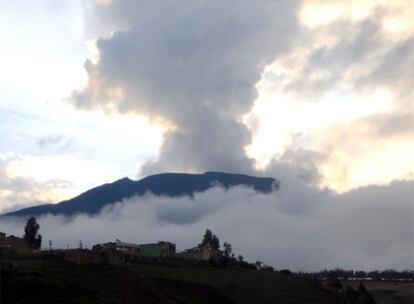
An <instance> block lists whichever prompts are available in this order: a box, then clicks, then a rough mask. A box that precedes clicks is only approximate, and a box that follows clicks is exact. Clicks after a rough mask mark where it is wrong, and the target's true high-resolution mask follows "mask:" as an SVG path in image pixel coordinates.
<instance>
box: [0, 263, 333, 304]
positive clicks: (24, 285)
mask: <svg viewBox="0 0 414 304" xmlns="http://www.w3.org/2000/svg"><path fill="white" fill-rule="evenodd" d="M1 284H2V286H1V290H2V291H3V292H2V294H1V303H4V304H8V303H14V304H18V303H29V304H30V303H42V304H45V303H194V304H196V303H205V304H209V303H214V304H217V303H262V304H265V303H297V304H302V303H303V304H305V303H319V304H323V303H326V304H328V303H329V304H335V303H339V302H338V300H337V299H336V298H335V297H334V296H333V295H332V294H330V293H329V292H327V291H324V290H321V289H318V288H316V287H314V286H313V285H312V283H311V282H310V281H306V280H304V279H300V278H296V277H294V276H289V275H284V274H281V273H279V272H269V271H257V270H245V269H231V268H230V269H227V268H215V267H208V266H190V265H189V266H179V267H178V266H167V265H152V264H136V265H125V266H123V267H119V266H118V267H115V266H109V265H89V266H76V265H72V264H68V263H65V262H63V261H59V260H55V261H52V262H50V261H47V260H43V261H42V262H40V263H38V264H37V266H36V268H33V267H32V269H29V268H27V267H26V268H25V269H24V270H18V271H15V273H14V275H8V276H4V277H3V280H2V282H1Z"/></svg>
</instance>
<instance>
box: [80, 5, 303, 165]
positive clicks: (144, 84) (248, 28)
mask: <svg viewBox="0 0 414 304" xmlns="http://www.w3.org/2000/svg"><path fill="white" fill-rule="evenodd" d="M95 15H98V17H97V19H99V18H104V19H109V21H108V22H113V23H115V24H122V25H123V26H124V27H125V26H126V25H127V26H128V27H127V29H126V30H123V31H118V32H116V33H115V34H113V35H112V36H111V37H110V38H106V39H99V40H98V42H97V46H98V49H99V52H100V60H99V62H98V63H97V64H92V63H91V62H89V61H88V62H86V64H85V67H86V69H87V71H88V74H89V77H90V79H89V85H88V87H87V88H86V89H85V90H83V91H81V92H75V94H74V102H75V103H76V104H77V105H78V106H79V107H81V108H90V107H96V106H97V107H103V108H105V104H106V103H107V102H114V103H115V107H116V109H117V110H118V111H120V112H129V111H132V112H138V113H144V114H147V115H149V116H153V117H162V118H163V119H164V120H166V121H169V122H170V123H172V124H174V125H175V126H176V128H175V129H171V130H170V131H169V132H168V133H167V134H166V137H165V143H164V145H163V147H162V149H161V154H160V157H159V161H158V162H156V163H155V164H147V166H146V167H145V172H153V171H157V172H159V171H165V170H193V171H194V170H196V171H198V170H227V171H236V170H237V171H245V172H246V171H248V170H250V169H251V165H252V162H251V160H250V159H248V158H247V157H246V156H245V153H244V146H245V145H246V144H248V143H249V141H250V134H249V132H248V130H247V128H246V127H245V125H243V124H242V123H240V121H241V116H242V114H244V113H246V112H248V111H249V110H250V108H251V107H252V105H253V101H254V100H255V98H256V94H257V93H256V90H255V84H256V82H257V81H258V80H259V79H260V74H261V72H262V70H263V68H264V67H265V66H266V65H267V64H269V63H270V62H272V60H274V58H275V57H276V56H277V55H278V54H280V53H282V52H284V51H286V50H288V49H289V46H290V44H291V40H292V39H293V38H294V37H295V33H296V31H297V25H296V1H289V2H286V1H275V2H261V3H260V4H258V3H255V2H238V3H235V2H231V3H230V2H180V3H179V4H177V3H163V5H159V3H154V2H152V3H149V2H128V4H126V2H115V3H114V4H113V5H111V6H108V7H106V8H103V7H101V6H98V7H97V9H96V12H95ZM121 20H122V21H121Z"/></svg>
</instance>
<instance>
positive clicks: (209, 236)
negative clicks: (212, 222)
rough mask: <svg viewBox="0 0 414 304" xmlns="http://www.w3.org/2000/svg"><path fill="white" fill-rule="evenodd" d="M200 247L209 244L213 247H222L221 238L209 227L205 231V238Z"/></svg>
mask: <svg viewBox="0 0 414 304" xmlns="http://www.w3.org/2000/svg"><path fill="white" fill-rule="evenodd" d="M199 246H200V247H205V246H209V247H210V248H211V249H219V248H220V240H219V238H218V237H217V236H216V235H214V234H213V233H212V232H211V230H210V229H207V230H206V232H205V233H204V236H203V240H202V241H201V244H200V245H199Z"/></svg>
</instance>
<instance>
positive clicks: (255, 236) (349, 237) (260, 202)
mask: <svg viewBox="0 0 414 304" xmlns="http://www.w3.org/2000/svg"><path fill="white" fill-rule="evenodd" d="M413 189H414V183H413V182H407V181H400V182H394V183H392V184H390V185H389V186H387V187H384V186H371V187H365V188H360V189H357V190H354V191H351V192H348V193H346V194H342V195H335V194H333V193H332V192H329V191H320V190H316V189H315V188H312V187H308V186H306V185H305V184H303V183H302V184H300V183H298V184H296V185H293V184H290V185H287V187H282V188H281V189H280V191H278V192H275V193H273V194H270V195H265V194H260V193H257V192H255V191H253V190H252V189H247V188H243V187H238V188H232V189H230V190H228V191H226V190H224V189H221V188H218V187H217V188H212V189H210V190H208V191H207V192H204V193H199V194H196V195H195V197H194V200H192V199H190V198H165V197H156V196H152V195H148V196H145V197H143V198H133V199H129V200H126V201H124V202H121V203H117V204H115V205H113V206H110V207H108V208H106V209H105V210H103V211H102V213H101V214H99V215H98V216H94V217H89V216H85V215H79V216H76V217H74V218H72V219H67V218H63V217H59V216H44V217H41V218H39V219H38V222H39V223H40V227H41V229H40V232H41V234H42V235H43V240H44V246H46V247H47V241H48V240H52V241H53V244H54V247H56V248H58V247H60V248H66V246H67V244H70V246H71V247H72V248H73V247H77V246H78V244H79V241H80V240H82V242H83V244H84V245H86V246H88V247H90V246H92V245H93V244H95V243H99V242H108V241H113V240H114V239H116V238H119V239H121V240H124V241H129V242H137V243H146V242H154V241H161V240H168V241H172V242H174V243H176V244H177V247H178V249H179V250H183V249H185V248H191V247H192V246H195V245H197V244H199V242H200V240H201V237H202V235H203V233H204V231H205V229H206V228H210V229H212V230H213V231H214V232H215V233H216V234H217V235H218V236H219V237H220V240H221V242H222V243H223V242H224V241H228V242H231V244H232V245H233V248H234V251H235V252H236V253H237V254H242V255H243V256H244V257H245V258H246V259H247V260H249V261H252V262H254V261H256V260H261V261H264V262H266V263H268V264H271V265H273V266H275V267H276V268H278V269H282V268H289V269H292V270H320V269H323V268H335V267H344V268H354V269H367V270H369V269H385V268H395V269H411V268H412V265H413V260H414V246H413V234H412V227H413V208H414V206H413V204H412V197H413ZM23 227H24V223H23V222H18V221H17V222H16V221H14V220H13V219H11V220H2V221H1V223H0V231H6V232H8V233H15V234H17V235H19V234H22V231H23Z"/></svg>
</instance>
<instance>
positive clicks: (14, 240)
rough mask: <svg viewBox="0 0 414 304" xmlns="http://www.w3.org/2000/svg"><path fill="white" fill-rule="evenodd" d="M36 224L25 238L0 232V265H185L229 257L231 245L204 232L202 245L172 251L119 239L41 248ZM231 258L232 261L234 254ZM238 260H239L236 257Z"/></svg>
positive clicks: (29, 225) (161, 243)
mask: <svg viewBox="0 0 414 304" xmlns="http://www.w3.org/2000/svg"><path fill="white" fill-rule="evenodd" d="M38 230H39V225H38V224H37V223H36V220H35V218H30V219H29V220H28V222H27V225H26V227H25V235H24V236H23V237H22V238H21V237H17V236H14V235H8V236H7V235H6V233H4V232H0V258H1V259H2V262H5V261H7V260H8V259H10V258H11V259H12V258H15V257H23V256H36V255H37V256H39V255H54V256H61V257H63V258H64V260H65V261H67V262H71V263H74V264H78V265H82V264H110V265H121V264H125V263H139V262H152V263H154V262H155V263H157V262H158V263H159V262H161V261H165V260H170V261H171V260H175V259H177V260H181V261H189V262H197V261H219V260H220V258H230V257H231V251H232V249H231V245H230V244H229V243H227V242H225V243H224V244H223V245H224V250H220V243H219V239H218V237H217V236H215V235H214V234H213V233H212V232H211V230H209V229H207V230H206V232H205V234H204V237H203V239H202V242H201V243H200V244H199V245H197V246H195V247H193V248H190V249H186V250H184V251H182V252H176V244H174V243H171V242H169V241H158V242H156V243H150V244H135V243H129V242H124V241H121V240H119V239H116V240H114V241H113V242H107V243H101V244H95V245H93V246H92V248H91V249H87V248H83V245H82V242H80V243H79V247H78V248H74V249H69V248H67V249H52V246H51V244H52V242H51V241H49V249H44V250H42V249H41V236H40V235H39V234H38ZM232 258H233V259H235V257H234V255H232ZM239 259H241V260H242V257H239Z"/></svg>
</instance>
